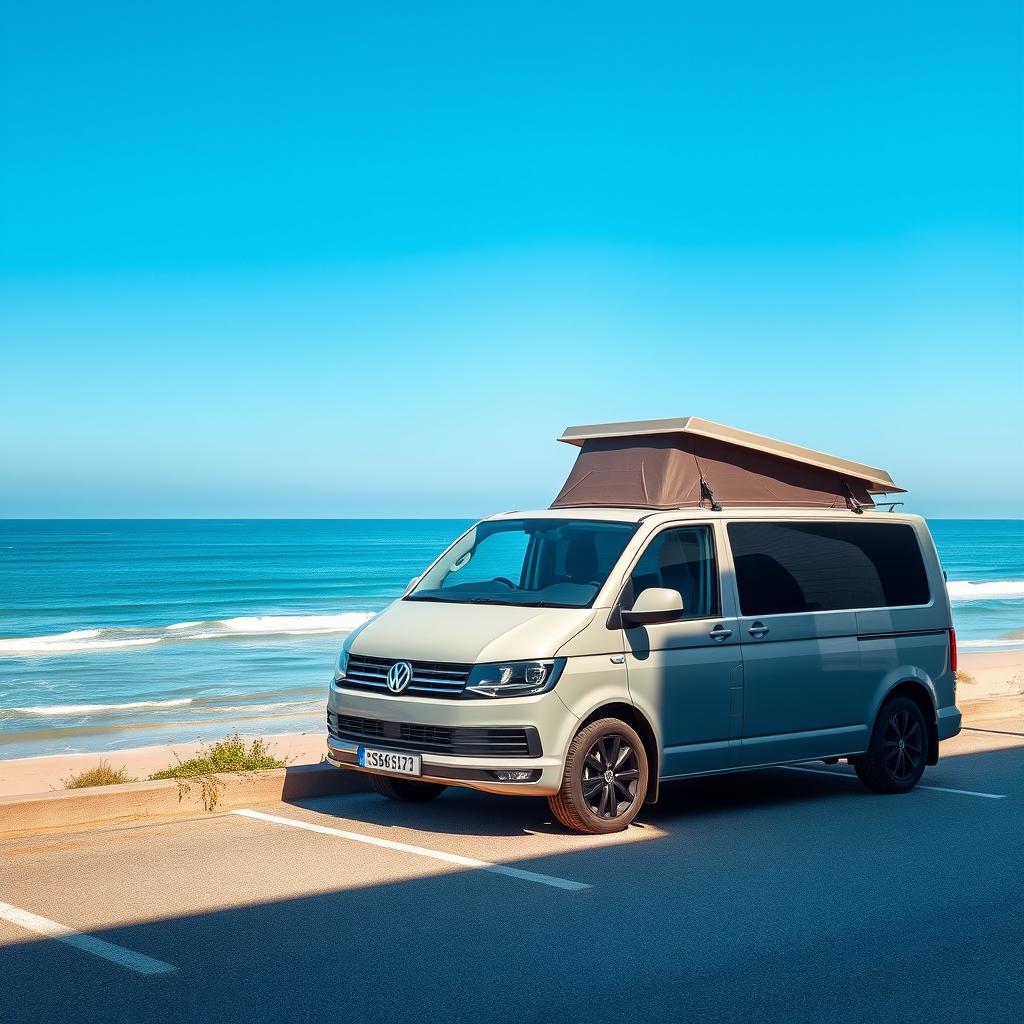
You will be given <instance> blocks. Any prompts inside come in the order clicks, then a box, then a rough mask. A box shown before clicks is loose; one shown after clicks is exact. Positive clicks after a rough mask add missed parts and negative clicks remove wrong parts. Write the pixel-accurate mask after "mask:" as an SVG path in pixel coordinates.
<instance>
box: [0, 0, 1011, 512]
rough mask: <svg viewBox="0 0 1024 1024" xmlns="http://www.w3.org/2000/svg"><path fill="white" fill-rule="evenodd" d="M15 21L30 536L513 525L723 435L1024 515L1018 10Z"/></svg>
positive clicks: (7, 58) (14, 434)
mask: <svg viewBox="0 0 1024 1024" xmlns="http://www.w3.org/2000/svg"><path fill="white" fill-rule="evenodd" d="M0 10H2V47H3V49H2V51H0V89H2V92H0V103H2V110H0V115H2V117H0V131H2V136H0V145H2V153H0V214H2V223H0V232H2V240H0V516H25V517H32V516H118V515H139V516H153V515H156V516H160V515H165V516H179V515H183V516H184V515H188V516H191V515H195V516H305V515H311V516H353V515H375V514H387V515H409V516H432V515H441V516H444V515H460V516H461V515H467V516H473V515H478V514H484V513H487V512H491V511H496V510H501V509H505V508H522V507H530V506H537V505H544V504H547V502H548V501H550V499H551V498H552V497H553V496H554V494H555V492H556V491H557V490H558V487H559V485H560V483H561V481H562V479H563V477H564V475H565V473H566V472H567V471H568V468H569V465H570V463H571V459H572V454H573V452H572V450H571V449H568V448H567V447H566V446H564V445H557V444H555V442H554V437H555V436H557V434H558V433H560V431H561V430H562V428H563V427H564V426H565V425H567V424H570V423H579V422H584V423H585V422H594V421H600V420H621V419H633V418H648V417H660V416H681V415H687V414H695V415H700V416H705V417H708V418H710V419H716V420H720V421H724V422H726V423H730V424H734V425H737V426H741V427H744V428H747V429H751V430H755V431H759V432H761V433H767V434H771V435H774V436H777V437H781V438H784V439H786V440H789V441H794V442H797V443H801V444H806V445H809V446H812V447H816V448H821V449H824V450H826V451H830V452H835V453H836V454H839V455H842V456H845V457H848V458H853V459H857V460H860V461H864V462H869V463H873V464H875V465H880V466H883V467H884V468H886V469H888V470H889V471H890V472H891V473H892V475H893V476H894V478H895V479H896V480H897V481H898V482H900V483H902V484H903V485H904V486H907V487H909V488H911V494H910V496H909V498H908V507H910V508H912V509H914V510H917V511H923V512H925V513H926V514H930V515H936V516H956V515H964V516H970V515H1006V516H1021V515H1024V355H1022V351H1024V298H1022V282H1024V56H1022V51H1024V7H1022V5H1021V4H1020V2H1019V0H1014V2H1005V3H992V2H986V0H970V2H963V3H956V4H949V3H942V2H934V3H927V4H926V3H893V2H892V0H887V2H884V3H871V2H865V3H857V4H836V3H821V2H820V0H815V2H812V3H780V4H764V3H748V4H737V3H728V2H724V3H699V4H697V3H683V2H678V3H665V4H657V3H650V4H622V3H615V4H605V3H600V2H595V0H590V2H587V3H560V4H553V3H536V4H534V3H516V4H496V3H479V2H472V3H468V2H467V3H463V4H453V3H444V2H441V0H439V2H437V3H418V2H416V3H414V2H411V0H407V2H405V3H387V2H375V3H360V4H354V3H340V2H325V3H306V2H301V0H292V2H289V3H287V4H282V3H272V4H271V3H259V2H254V0H246V2H244V3H237V4H236V3H229V2H218V3H208V2H207V3H190V2H187V0H175V2H173V3H161V2H152V0H150V2H146V3H141V4H140V3H122V4H115V3H104V2H102V0H97V2H95V3H89V4H83V3H70V2H69V3H25V2H20V0H0Z"/></svg>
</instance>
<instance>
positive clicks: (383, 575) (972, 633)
mask: <svg viewBox="0 0 1024 1024" xmlns="http://www.w3.org/2000/svg"><path fill="white" fill-rule="evenodd" d="M466 525H468V524H467V523H466V522H464V521H461V520H333V521H325V520H281V521H268V520H251V521H228V520H224V521H214V520H195V521H189V520H167V521H155V520H144V521H129V520H113V521H100V520H84V521H50V520H39V521H14V520H7V521H0V759H3V758H11V757H23V756H29V755H35V754H48V753H69V752H74V751H83V750H86V751H93V750H94V751H113V750H118V749H121V748H124V747H131V746H140V745H143V744H150V743H165V742H186V741H189V740H193V739H197V738H199V739H214V738H218V737H220V736H223V735H224V734H225V733H227V732H229V731H231V730H234V729H238V730H239V731H240V732H242V733H243V734H249V735H261V734H262V735H266V734H269V733H275V732H292V731H307V730H319V729H321V728H322V723H323V708H324V702H325V699H326V688H327V681H328V679H329V678H330V674H331V671H332V668H333V665H334V661H335V658H336V657H337V653H338V650H339V649H340V646H341V642H342V640H343V638H344V636H345V634H346V633H347V632H348V631H349V630H351V629H352V628H354V627H355V626H356V625H358V624H359V623H360V622H363V621H364V620H365V619H366V618H367V617H368V616H370V615H372V614H373V613H374V612H376V611H379V610H380V609H381V608H383V607H384V606H385V605H386V604H388V602H390V601H391V600H393V599H394V598H395V597H397V596H398V595H399V594H400V593H401V592H402V590H403V589H404V588H405V585H406V583H407V582H408V581H409V579H410V578H411V577H413V576H416V575H418V574H419V573H420V572H422V570H423V569H424V568H425V566H426V565H427V563H428V562H430V561H431V560H432V558H433V557H434V555H436V554H437V553H438V552H439V551H440V550H441V549H442V548H443V547H445V546H446V545H447V544H448V543H449V542H450V541H451V540H453V539H454V538H455V537H456V536H457V535H458V534H459V533H460V532H461V531H462V530H463V529H464V528H465V527H466ZM931 526H932V530H933V533H934V536H935V540H936V543H937V545H938V548H939V553H940V555H941V557H942V561H943V566H944V568H945V570H946V572H947V575H948V577H949V592H950V596H951V598H952V600H953V609H954V618H955V621H956V625H957V633H958V637H959V639H960V644H961V647H962V648H963V649H964V650H971V649H973V648H977V649H992V650H999V649H1011V648H1014V647H1024V521H1020V520H1013V521H980V520H971V521H959V520H937V521H934V522H933V523H932V524H931Z"/></svg>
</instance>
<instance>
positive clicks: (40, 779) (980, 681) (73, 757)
mask: <svg viewBox="0 0 1024 1024" xmlns="http://www.w3.org/2000/svg"><path fill="white" fill-rule="evenodd" d="M967 678H970V679H971V680H972V681H971V682H967V681H966V679H967ZM960 680H961V681H960V683H959V686H958V689H957V703H958V704H959V705H960V706H961V707H963V705H964V704H969V703H970V702H971V701H978V700H991V699H992V698H995V697H1012V696H1015V695H1018V694H1024V651H984V652H978V651H971V652H966V653H962V654H961V655H960ZM266 739H267V741H268V742H269V743H270V744H271V745H272V747H273V751H274V753H275V754H276V755H277V756H278V757H280V758H281V759H282V760H284V761H287V762H288V764H315V763H316V762H317V761H320V760H322V759H323V756H324V750H325V746H324V734H323V733H319V732H303V733H281V734H277V735H270V736H267V737H266ZM198 747H199V744H198V743H173V744H166V745H161V746H150V747H132V748H129V749H127V750H115V751H112V752H111V753H109V754H95V753H92V754H54V755H50V756H46V757H23V758H17V759H12V760H7V761H0V797H4V796H17V795H20V794H25V793H46V792H49V791H50V790H56V789H63V788H64V784H63V780H64V779H66V778H67V777H68V775H70V774H71V773H72V772H80V771H82V770H83V769H86V768H93V767H95V766H96V765H97V764H98V763H99V761H100V760H101V759H102V760H106V761H108V762H109V763H110V765H111V766H112V767H114V768H121V767H123V768H124V769H125V771H126V772H127V773H128V774H129V775H131V776H136V777H138V778H139V779H145V778H146V777H147V776H148V775H149V774H150V773H151V772H155V771H159V770H160V769H161V768H166V767H167V766H168V765H171V764H174V762H175V755H177V757H179V758H181V759H182V760H184V759H186V758H188V757H191V756H192V755H193V754H194V753H195V752H196V750H197V749H198Z"/></svg>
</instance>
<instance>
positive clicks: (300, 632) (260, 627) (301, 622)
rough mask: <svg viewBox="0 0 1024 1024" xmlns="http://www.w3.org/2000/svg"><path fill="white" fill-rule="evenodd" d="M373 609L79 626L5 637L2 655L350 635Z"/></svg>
mask: <svg viewBox="0 0 1024 1024" xmlns="http://www.w3.org/2000/svg"><path fill="white" fill-rule="evenodd" d="M373 614H374V613H373V612H362V611H361V612H341V613H339V614H337V615H245V616H240V617H238V618H233V619H212V620H209V621H205V622H203V621H200V622H176V623H174V624H173V625H170V626H110V627H107V628H105V629H75V630H71V631H70V632H68V633H54V634H52V635H49V636H26V637H10V638H8V639H3V640H0V657H10V656H25V655H48V654H79V653H84V652H89V651H109V650H118V649H122V648H130V647H148V646H152V645H153V644H159V643H164V642H165V641H175V642H179V643H180V642H181V641H186V640H191V641H195V640H218V639H224V638H231V637H242V636H273V635H277V636H315V635H318V634H329V633H349V632H351V631H352V630H353V629H355V628H356V627H357V626H361V625H362V624H363V623H364V622H365V621H366V620H367V619H369V618H371V617H372V616H373Z"/></svg>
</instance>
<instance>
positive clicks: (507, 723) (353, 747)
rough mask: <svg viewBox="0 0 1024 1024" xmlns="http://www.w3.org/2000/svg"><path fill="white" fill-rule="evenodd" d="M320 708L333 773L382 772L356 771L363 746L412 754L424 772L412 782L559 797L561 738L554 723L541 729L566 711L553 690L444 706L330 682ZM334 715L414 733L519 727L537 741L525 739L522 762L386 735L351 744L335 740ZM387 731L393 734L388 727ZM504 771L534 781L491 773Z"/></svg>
mask: <svg viewBox="0 0 1024 1024" xmlns="http://www.w3.org/2000/svg"><path fill="white" fill-rule="evenodd" d="M554 702H557V703H554ZM327 710H328V713H329V722H331V723H332V724H331V725H329V729H328V737H327V760H328V762H329V763H330V764H333V765H335V766H336V767H339V768H348V769H352V770H355V771H368V772H370V773H371V774H388V773H385V772H380V771H378V770H377V769H372V770H371V769H365V768H360V767H359V764H358V751H359V747H360V746H366V747H372V748H373V749H376V750H394V751H396V752H401V753H412V754H419V755H420V757H421V759H422V762H421V763H422V769H423V774H422V775H421V776H419V777H418V778H419V779H420V780H422V781H423V782H438V783H442V784H443V785H450V786H467V787H469V788H471V789H478V790H482V791H484V792H488V793H503V794H513V795H520V796H549V795H551V794H553V793H556V792H558V788H559V786H560V785H561V782H562V753H563V746H564V743H563V737H562V736H561V735H560V731H559V730H558V729H557V728H555V727H554V726H553V725H551V726H549V727H547V728H545V725H546V723H549V722H550V723H553V722H557V723H559V724H561V723H564V722H565V719H566V717H567V713H566V708H565V705H564V704H562V703H561V701H559V700H558V698H557V697H556V696H555V695H554V693H553V692H549V693H546V694H539V695H538V696H536V697H525V698H524V697H519V698H510V699H505V700H500V699H499V700H488V701H483V700H445V699H431V698H423V697H398V696H391V695H385V694H376V693H367V692H365V691H363V690H345V689H343V688H342V687H339V686H338V685H337V684H333V683H332V685H331V688H330V696H329V698H328V703H327ZM339 714H340V715H343V716H351V717H355V718H361V719H368V720H371V721H373V722H379V723H385V724H387V725H389V726H390V725H391V724H393V723H402V724H404V725H409V726H412V727H414V728H415V727H419V726H426V727H436V728H439V729H453V730H456V729H471V730H472V729H476V730H487V729H505V730H507V729H522V730H527V731H529V732H530V733H531V734H533V735H535V736H536V742H534V741H533V740H532V739H531V742H530V744H529V748H530V753H529V754H528V755H527V756H515V757H512V756H508V755H505V756H482V755H473V756H463V755H453V754H449V753H439V752H437V751H431V750H428V749H417V747H416V746H415V742H414V741H409V740H403V741H401V742H400V743H395V745H389V742H388V736H387V735H378V736H374V737H366V738H363V737H360V738H358V739H354V738H352V737H350V736H339V735H337V734H336V732H335V730H334V726H333V720H336V716H337V715H339ZM388 731H390V732H392V733H394V732H395V730H394V729H389V730H388ZM407 731H410V730H407ZM535 754H536V756H534V755H535ZM503 771H504V772H524V771H525V772H530V773H532V776H533V779H532V781H527V782H505V781H501V780H500V779H498V778H496V777H495V774H494V773H496V772H503ZM396 777H399V778H411V776H396Z"/></svg>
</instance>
